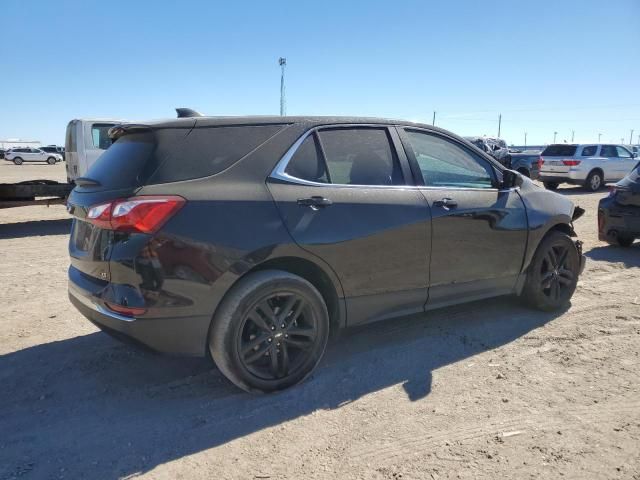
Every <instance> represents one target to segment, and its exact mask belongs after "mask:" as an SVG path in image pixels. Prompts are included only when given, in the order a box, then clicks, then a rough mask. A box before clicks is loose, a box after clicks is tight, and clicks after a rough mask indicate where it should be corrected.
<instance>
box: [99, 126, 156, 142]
mask: <svg viewBox="0 0 640 480" xmlns="http://www.w3.org/2000/svg"><path fill="white" fill-rule="evenodd" d="M151 130H152V129H151V127H150V126H149V125H139V124H134V123H122V124H120V125H115V126H113V127H111V128H110V129H109V138H110V139H111V141H112V142H115V141H116V140H117V139H119V138H120V137H121V136H123V135H125V134H128V133H136V132H149V131H151Z"/></svg>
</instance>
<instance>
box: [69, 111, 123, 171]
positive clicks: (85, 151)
mask: <svg viewBox="0 0 640 480" xmlns="http://www.w3.org/2000/svg"><path fill="white" fill-rule="evenodd" d="M123 122H124V120H114V119H74V120H71V121H70V122H69V124H68V125H67V135H66V140H65V150H66V152H65V160H66V161H67V182H69V183H73V182H74V181H75V179H76V178H77V177H81V176H83V175H84V174H85V173H86V172H87V170H88V169H89V167H90V166H91V165H93V163H94V162H95V161H96V160H97V159H98V157H99V156H100V155H101V154H102V152H104V151H105V150H106V149H107V148H109V146H110V145H111V139H110V138H109V129H110V128H111V127H113V126H114V125H118V124H120V123H123Z"/></svg>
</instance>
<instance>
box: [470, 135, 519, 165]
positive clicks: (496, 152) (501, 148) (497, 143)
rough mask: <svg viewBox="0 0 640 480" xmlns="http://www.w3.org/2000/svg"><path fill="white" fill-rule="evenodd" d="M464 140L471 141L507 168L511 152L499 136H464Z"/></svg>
mask: <svg viewBox="0 0 640 480" xmlns="http://www.w3.org/2000/svg"><path fill="white" fill-rule="evenodd" d="M464 138H465V140H467V141H469V142H471V143H472V144H474V145H475V146H476V147H478V148H479V149H480V150H482V151H483V152H486V153H488V154H489V155H491V156H492V157H493V158H495V159H496V160H498V161H499V162H500V163H501V164H502V165H504V166H505V167H507V168H509V164H510V162H511V153H510V152H509V148H508V147H507V142H505V141H504V140H502V139H501V138H493V137H464Z"/></svg>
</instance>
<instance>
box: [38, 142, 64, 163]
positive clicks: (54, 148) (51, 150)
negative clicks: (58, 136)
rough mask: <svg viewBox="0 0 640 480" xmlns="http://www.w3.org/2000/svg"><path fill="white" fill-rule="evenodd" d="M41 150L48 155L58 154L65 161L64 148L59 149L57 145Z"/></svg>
mask: <svg viewBox="0 0 640 480" xmlns="http://www.w3.org/2000/svg"><path fill="white" fill-rule="evenodd" d="M40 150H42V151H44V152H47V153H57V154H59V155H60V156H61V157H62V160H64V147H57V146H56V145H47V146H46V147H40Z"/></svg>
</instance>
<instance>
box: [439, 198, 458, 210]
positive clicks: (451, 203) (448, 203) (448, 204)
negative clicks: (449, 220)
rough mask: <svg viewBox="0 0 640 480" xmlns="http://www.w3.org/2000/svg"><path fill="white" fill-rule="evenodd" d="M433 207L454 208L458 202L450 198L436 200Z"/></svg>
mask: <svg viewBox="0 0 640 480" xmlns="http://www.w3.org/2000/svg"><path fill="white" fill-rule="evenodd" d="M433 206H434V207H445V208H456V207H457V206H458V202H456V201H455V200H454V199H452V198H443V199H442V200H436V201H435V202H433Z"/></svg>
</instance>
